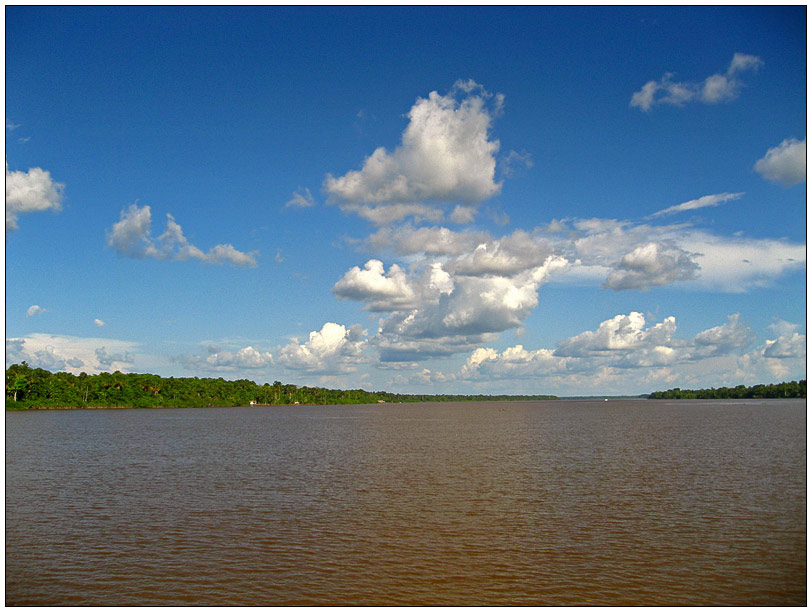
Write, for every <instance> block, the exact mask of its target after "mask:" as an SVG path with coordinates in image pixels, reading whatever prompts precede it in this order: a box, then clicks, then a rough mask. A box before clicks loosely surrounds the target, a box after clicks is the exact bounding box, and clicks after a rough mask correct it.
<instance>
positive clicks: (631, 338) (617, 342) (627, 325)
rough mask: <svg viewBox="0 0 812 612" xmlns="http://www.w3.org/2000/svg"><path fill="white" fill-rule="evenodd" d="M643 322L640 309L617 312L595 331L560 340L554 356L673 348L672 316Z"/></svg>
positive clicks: (674, 329) (584, 355)
mask: <svg viewBox="0 0 812 612" xmlns="http://www.w3.org/2000/svg"><path fill="white" fill-rule="evenodd" d="M645 323H646V319H645V317H644V316H643V314H642V313H639V312H631V313H629V314H628V315H617V316H616V317H614V318H612V319H609V320H607V321H603V322H602V323H601V324H600V326H599V327H598V329H597V330H595V331H585V332H583V333H581V334H579V335H577V336H574V337H572V338H568V339H567V340H564V341H562V342H560V343H559V344H558V348H557V349H556V351H555V356H557V357H590V356H595V355H602V354H605V353H606V352H611V351H637V350H641V349H650V348H655V347H663V348H666V349H669V348H672V347H671V346H670V345H671V337H672V336H673V334H674V332H675V331H676V329H677V323H676V319H675V318H674V317H667V318H666V319H665V320H664V321H663V322H662V323H658V324H657V325H655V326H653V327H650V328H648V329H645ZM661 352H662V351H661Z"/></svg>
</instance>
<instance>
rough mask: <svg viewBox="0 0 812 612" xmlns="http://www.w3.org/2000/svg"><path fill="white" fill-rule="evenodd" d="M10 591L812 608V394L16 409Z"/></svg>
mask: <svg viewBox="0 0 812 612" xmlns="http://www.w3.org/2000/svg"><path fill="white" fill-rule="evenodd" d="M6 603H7V604H10V605H11V604H63V605H127V604H139V605H184V604H198V605H204V604H206V605H230V604H234V605H237V604H240V605H318V604H328V605H343V604H349V605H352V604H356V605H367V604H368V605H393V604H413V605H421V604H430V605H495V604H499V605H555V604H567V605H590V604H611V605H628V604H653V605H679V604H685V605H691V604H710V605H713V604H737V605H755V604H758V605H782V604H792V605H804V604H805V603H806V404H805V402H803V401H792V400H783V401H757V400H755V401H749V402H738V403H736V402H727V401H715V402H700V401H694V402H688V401H681V402H670V401H619V400H618V401H610V402H577V401H555V402H528V403H502V404H498V403H459V404H400V405H380V406H315V407H313V406H290V407H283V406H278V407H252V408H205V409H204V408H201V409H175V410H155V409H153V410H81V411H41V412H30V413H6Z"/></svg>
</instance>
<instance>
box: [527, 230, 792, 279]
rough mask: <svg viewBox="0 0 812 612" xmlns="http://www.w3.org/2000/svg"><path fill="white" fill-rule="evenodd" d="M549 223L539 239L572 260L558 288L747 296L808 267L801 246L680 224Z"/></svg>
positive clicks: (784, 241) (560, 277) (560, 276)
mask: <svg viewBox="0 0 812 612" xmlns="http://www.w3.org/2000/svg"><path fill="white" fill-rule="evenodd" d="M570 223H571V225H570ZM553 225H554V228H553V229H554V230H555V232H554V233H547V234H546V235H544V236H539V237H538V238H537V239H539V240H545V241H546V242H547V243H548V245H549V246H550V248H552V249H553V252H555V253H558V254H561V255H562V256H563V257H565V258H567V259H568V260H569V261H570V262H571V264H572V265H571V266H570V268H569V269H568V270H567V272H566V273H565V274H563V275H558V276H557V277H556V279H557V280H559V281H563V282H584V281H586V282H590V283H591V282H594V281H595V280H598V279H601V278H603V279H606V280H605V283H604V287H605V288H611V289H616V290H619V289H647V288H649V287H653V286H658V285H663V284H671V283H676V284H679V285H681V286H683V287H684V288H686V289H702V290H711V291H725V292H744V291H747V290H749V289H751V288H753V287H763V286H768V285H769V284H771V283H772V282H774V281H775V280H776V279H777V278H779V277H780V276H782V275H784V274H786V273H788V272H792V271H794V270H800V269H803V268H804V266H805V265H806V246H805V245H803V244H795V243H791V242H789V241H786V240H772V239H766V238H765V239H750V238H743V237H733V238H727V237H722V236H716V235H713V234H710V233H708V232H706V231H703V230H699V229H695V228H693V227H691V226H690V225H685V224H683V225H652V224H645V223H644V224H635V223H632V222H630V221H618V220H615V219H576V220H574V221H571V222H569V221H566V220H561V221H557V222H555V223H554V224H553ZM652 245H656V246H652Z"/></svg>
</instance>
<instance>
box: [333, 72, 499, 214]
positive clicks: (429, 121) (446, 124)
mask: <svg viewBox="0 0 812 612" xmlns="http://www.w3.org/2000/svg"><path fill="white" fill-rule="evenodd" d="M502 102H503V97H502V96H501V95H498V94H497V95H496V96H494V95H492V94H490V93H488V92H487V91H485V89H484V88H483V87H481V86H480V85H478V84H476V83H474V82H473V81H466V82H463V81H458V82H457V83H456V84H455V85H454V87H453V88H452V89H451V91H450V92H449V93H448V94H446V95H443V96H441V95H439V94H438V93H437V92H436V91H433V92H431V93H430V94H429V95H428V97H427V98H418V99H417V101H416V102H415V104H414V106H412V109H411V110H410V111H409V114H408V117H409V124H408V126H407V127H406V130H405V131H404V132H403V135H402V140H401V144H400V146H398V147H397V148H396V149H395V150H394V151H391V152H390V151H387V150H386V149H385V148H384V147H379V148H378V149H376V150H375V151H374V152H373V153H372V155H370V156H369V157H368V158H367V159H366V160H365V161H364V164H363V166H362V168H361V169H360V170H352V171H350V172H348V173H347V174H345V175H343V176H340V177H334V176H332V175H331V174H328V175H327V177H326V179H325V181H324V187H325V190H326V191H327V193H328V194H329V196H330V197H331V198H333V199H334V200H337V201H338V202H340V203H345V204H350V205H352V204H361V203H364V204H387V205H389V204H414V203H418V202H426V201H437V202H453V201H457V202H465V203H469V204H471V203H477V202H481V201H482V200H484V199H486V198H489V197H491V196H493V195H495V194H496V193H498V192H499V191H500V189H501V183H497V182H495V170H496V157H495V155H496V153H497V152H498V150H499V141H498V140H491V139H490V134H489V131H490V129H491V124H492V121H493V118H494V116H495V115H497V114H498V113H499V112H500V110H501V106H502Z"/></svg>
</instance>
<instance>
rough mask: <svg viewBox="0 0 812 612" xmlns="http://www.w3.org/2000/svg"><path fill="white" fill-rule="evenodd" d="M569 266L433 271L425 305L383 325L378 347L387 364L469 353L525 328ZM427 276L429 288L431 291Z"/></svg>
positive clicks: (550, 261)
mask: <svg viewBox="0 0 812 612" xmlns="http://www.w3.org/2000/svg"><path fill="white" fill-rule="evenodd" d="M565 265H566V262H564V260H562V259H560V258H557V257H548V258H547V260H545V261H544V263H543V264H541V265H539V266H536V267H534V268H530V269H528V270H524V271H522V272H520V273H518V274H515V275H512V276H501V275H493V276H467V275H463V274H458V275H453V276H452V275H450V274H448V273H447V272H445V271H444V270H442V269H441V268H439V267H438V266H436V264H435V266H434V267H433V268H432V272H433V273H434V274H435V280H434V282H433V284H431V283H432V281H431V280H429V285H428V289H426V290H424V291H423V292H422V297H423V301H422V302H421V304H420V305H419V307H417V308H414V309H410V310H409V309H407V310H397V311H395V312H392V314H390V315H389V316H388V317H386V318H385V319H383V320H382V321H381V327H380V329H379V332H378V337H377V338H376V339H375V341H376V346H377V347H378V349H379V350H380V351H381V358H382V360H384V361H412V360H419V359H422V358H427V357H431V356H438V355H450V354H454V353H457V352H460V351H463V350H469V348H470V347H471V345H472V344H476V343H480V342H483V341H487V340H488V338H493V337H494V335H495V334H498V333H499V332H503V331H505V330H508V329H515V328H517V327H520V326H521V325H522V323H523V322H524V321H525V319H526V318H527V317H528V316H529V315H530V313H531V312H532V310H533V309H534V308H535V307H536V306H537V305H538V290H539V287H540V285H541V284H542V283H544V282H545V281H546V280H547V279H548V278H549V276H550V274H552V273H554V272H555V271H556V270H558V269H560V268H562V267H564V266H565ZM426 278H428V279H431V275H429V276H428V277H427V276H426V275H425V274H424V276H423V279H424V281H423V284H422V286H423V287H427V285H426V284H425V283H426V281H425V279H426Z"/></svg>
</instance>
